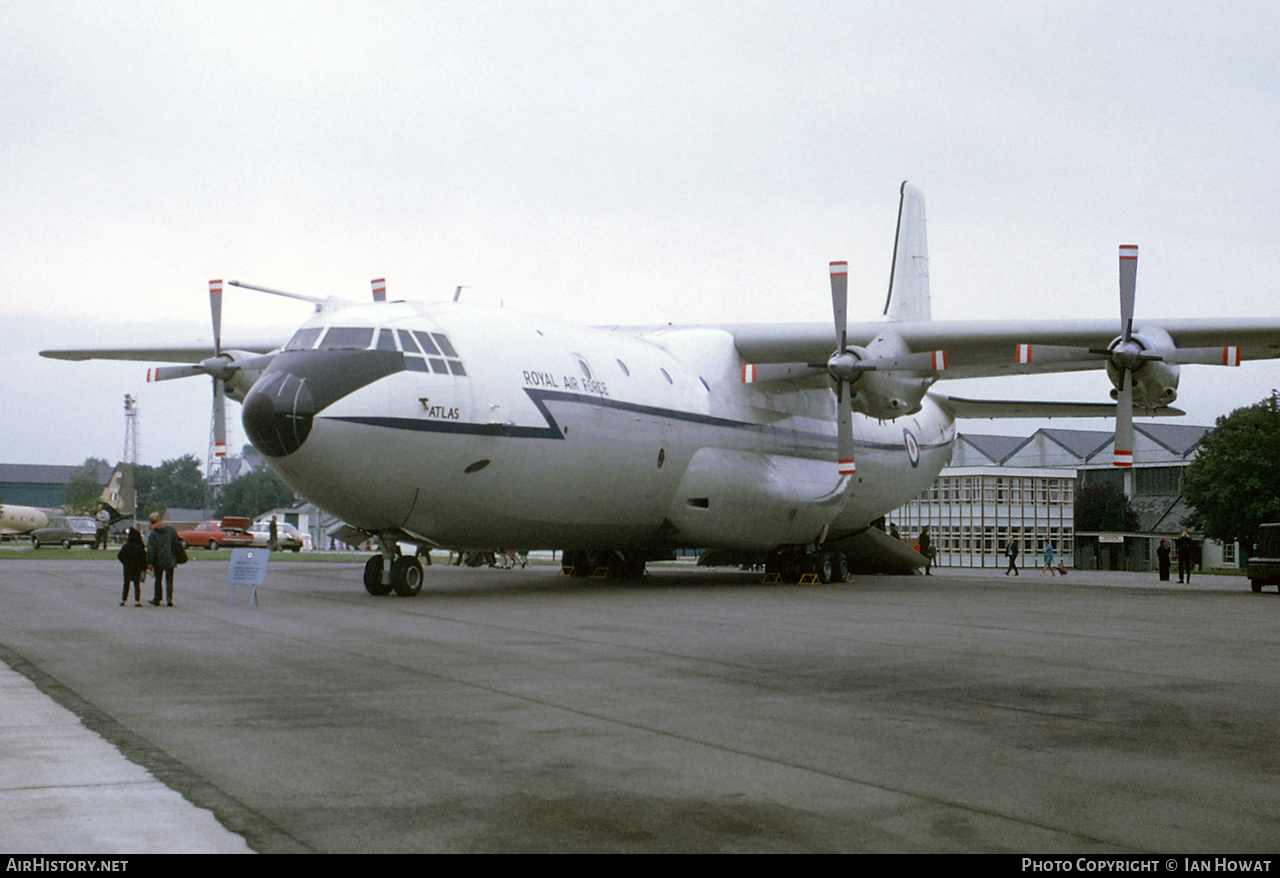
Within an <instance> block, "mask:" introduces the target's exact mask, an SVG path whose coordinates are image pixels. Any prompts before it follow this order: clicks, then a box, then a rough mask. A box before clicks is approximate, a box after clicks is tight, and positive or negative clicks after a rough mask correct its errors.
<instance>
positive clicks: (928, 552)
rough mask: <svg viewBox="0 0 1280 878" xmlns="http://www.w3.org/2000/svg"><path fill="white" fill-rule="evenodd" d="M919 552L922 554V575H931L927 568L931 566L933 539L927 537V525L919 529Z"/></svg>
mask: <svg viewBox="0 0 1280 878" xmlns="http://www.w3.org/2000/svg"><path fill="white" fill-rule="evenodd" d="M920 554H921V555H924V575H925V576H932V575H933V574H932V573H930V572H929V568H930V567H932V566H933V541H932V540H930V539H929V525H927V524H926V525H925V526H924V527H923V528H921V529H920Z"/></svg>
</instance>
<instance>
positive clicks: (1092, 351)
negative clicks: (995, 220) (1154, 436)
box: [1014, 244, 1240, 467]
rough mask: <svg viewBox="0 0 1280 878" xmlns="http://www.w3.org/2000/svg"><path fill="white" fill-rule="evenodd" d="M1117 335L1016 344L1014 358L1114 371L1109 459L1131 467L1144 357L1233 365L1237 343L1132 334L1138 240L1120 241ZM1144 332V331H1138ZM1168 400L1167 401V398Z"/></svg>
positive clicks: (1237, 359) (1237, 357)
mask: <svg viewBox="0 0 1280 878" xmlns="http://www.w3.org/2000/svg"><path fill="white" fill-rule="evenodd" d="M1119 256H1120V337H1119V338H1117V339H1116V340H1115V341H1114V342H1112V343H1111V346H1110V347H1107V348H1081V347H1069V346H1066V345H1032V344H1020V345H1017V347H1016V349H1015V351H1014V357H1015V359H1016V360H1017V362H1018V363H1020V364H1024V365H1025V364H1028V363H1040V364H1044V363H1087V362H1096V361H1097V360H1100V359H1101V360H1106V361H1107V362H1108V364H1109V366H1110V367H1111V368H1113V369H1115V371H1116V374H1117V375H1118V381H1117V384H1116V394H1115V396H1116V439H1115V455H1114V458H1113V463H1114V464H1115V465H1116V466H1120V467H1129V466H1133V443H1134V434H1133V396H1134V394H1133V376H1134V373H1135V372H1137V371H1138V370H1139V369H1141V368H1142V367H1143V366H1144V365H1145V364H1146V363H1148V362H1163V363H1168V364H1170V365H1183V364H1199V365H1206V366H1239V365H1240V348H1239V347H1237V346H1234V345H1228V346H1225V347H1215V348H1179V347H1178V346H1177V345H1174V344H1172V340H1171V339H1169V337H1168V336H1167V335H1165V334H1164V333H1163V331H1161V333H1160V334H1161V336H1162V337H1163V338H1164V339H1165V340H1166V341H1168V342H1169V344H1167V345H1150V344H1147V343H1144V341H1143V340H1142V339H1141V338H1139V337H1136V336H1135V335H1134V334H1133V309H1134V301H1135V299H1136V297H1137V295H1136V289H1137V279H1138V245H1137V244H1121V245H1120V253H1119ZM1144 332H1145V330H1144ZM1170 401H1171V400H1170Z"/></svg>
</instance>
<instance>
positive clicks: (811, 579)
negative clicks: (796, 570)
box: [800, 573, 818, 585]
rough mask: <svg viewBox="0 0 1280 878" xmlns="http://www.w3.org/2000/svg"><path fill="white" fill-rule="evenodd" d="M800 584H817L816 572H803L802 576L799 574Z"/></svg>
mask: <svg viewBox="0 0 1280 878" xmlns="http://www.w3.org/2000/svg"><path fill="white" fill-rule="evenodd" d="M800 584H801V585H817V584H818V574H816V573H806V574H804V575H803V576H801V577H800Z"/></svg>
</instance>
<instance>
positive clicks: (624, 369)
mask: <svg viewBox="0 0 1280 878" xmlns="http://www.w3.org/2000/svg"><path fill="white" fill-rule="evenodd" d="M618 368H619V369H621V370H622V374H623V375H626V376H627V377H628V378H630V377H631V370H630V369H628V368H627V364H626V363H624V362H622V361H621V360H619V361H618Z"/></svg>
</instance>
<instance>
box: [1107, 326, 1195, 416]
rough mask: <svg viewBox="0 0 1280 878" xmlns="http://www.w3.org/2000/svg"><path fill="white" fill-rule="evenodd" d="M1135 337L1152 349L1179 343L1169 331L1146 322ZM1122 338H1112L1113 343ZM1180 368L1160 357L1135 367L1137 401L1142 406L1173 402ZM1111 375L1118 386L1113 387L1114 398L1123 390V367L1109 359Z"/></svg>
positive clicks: (1144, 345)
mask: <svg viewBox="0 0 1280 878" xmlns="http://www.w3.org/2000/svg"><path fill="white" fill-rule="evenodd" d="M1132 338H1133V340H1134V341H1136V342H1137V343H1138V344H1139V345H1141V346H1142V349H1143V350H1144V351H1145V350H1151V349H1152V348H1165V349H1168V348H1173V347H1177V345H1175V344H1174V343H1173V339H1172V338H1170V337H1169V333H1167V332H1165V331H1164V330H1163V329H1161V328H1160V327H1158V326H1144V327H1142V329H1140V330H1138V331H1137V332H1135V333H1134V334H1133V336H1132ZM1120 342H1121V339H1120V338H1116V340H1115V341H1113V342H1111V345H1110V347H1111V348H1115V346H1116V345H1118V344H1119V343H1120ZM1179 374H1180V370H1179V368H1178V366H1176V365H1173V364H1170V363H1163V362H1160V361H1158V360H1147V361H1146V362H1144V363H1142V364H1141V365H1140V366H1138V368H1137V369H1134V370H1133V372H1132V375H1133V404H1134V405H1135V406H1136V407H1138V408H1144V409H1156V408H1159V407H1160V406H1164V405H1171V404H1172V403H1173V402H1174V400H1176V399H1177V398H1178V377H1179ZM1107 377H1108V378H1110V379H1111V384H1112V385H1113V387H1114V389H1113V390H1112V391H1111V398H1112V399H1115V398H1116V397H1117V396H1118V395H1119V394H1118V391H1119V388H1120V380H1121V375H1120V370H1119V369H1117V368H1116V366H1115V364H1114V363H1112V362H1111V361H1110V360H1108V361H1107Z"/></svg>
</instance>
